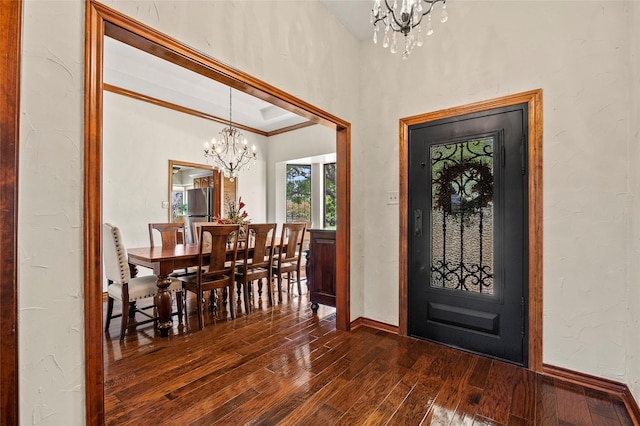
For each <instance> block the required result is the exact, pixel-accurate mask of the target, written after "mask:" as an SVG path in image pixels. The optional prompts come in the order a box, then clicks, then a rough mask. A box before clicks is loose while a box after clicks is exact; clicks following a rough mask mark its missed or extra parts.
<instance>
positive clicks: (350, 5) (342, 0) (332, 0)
mask: <svg viewBox="0 0 640 426" xmlns="http://www.w3.org/2000/svg"><path fill="white" fill-rule="evenodd" d="M320 3H322V5H323V6H324V7H325V8H327V9H328V10H329V12H331V13H332V14H333V15H335V17H336V18H338V20H339V21H340V22H342V25H344V26H345V27H346V28H347V30H349V31H350V32H351V34H353V35H354V36H356V38H358V39H359V40H369V39H371V37H373V25H371V22H370V18H371V8H372V6H373V2H372V0H320Z"/></svg>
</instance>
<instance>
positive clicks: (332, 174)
mask: <svg viewBox="0 0 640 426" xmlns="http://www.w3.org/2000/svg"><path fill="white" fill-rule="evenodd" d="M323 187H324V197H323V198H324V219H323V221H324V227H325V228H329V229H335V227H336V195H337V194H336V163H330V164H325V165H324V183H323Z"/></svg>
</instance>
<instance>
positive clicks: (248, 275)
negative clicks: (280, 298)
mask: <svg viewBox="0 0 640 426" xmlns="http://www.w3.org/2000/svg"><path fill="white" fill-rule="evenodd" d="M277 226H278V225H277V224H275V223H260V224H249V225H247V229H246V232H245V241H244V247H243V250H242V261H241V263H240V264H239V265H238V266H237V268H236V273H235V280H236V282H237V283H238V285H241V286H242V292H243V296H244V311H245V313H246V314H247V315H248V314H249V313H250V312H251V305H250V303H249V286H250V285H253V284H252V283H253V282H254V281H256V280H258V293H259V294H262V280H263V279H265V278H266V279H267V290H268V292H269V305H273V295H272V290H271V281H272V278H273V276H272V272H271V266H272V263H273V249H274V244H273V243H274V240H275V235H276V227H277Z"/></svg>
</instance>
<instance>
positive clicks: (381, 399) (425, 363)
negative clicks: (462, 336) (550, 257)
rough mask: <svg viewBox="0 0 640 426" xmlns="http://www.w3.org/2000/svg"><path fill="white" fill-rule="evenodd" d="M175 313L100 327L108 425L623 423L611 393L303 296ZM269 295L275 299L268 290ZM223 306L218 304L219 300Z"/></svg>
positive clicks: (620, 405) (191, 308)
mask: <svg viewBox="0 0 640 426" xmlns="http://www.w3.org/2000/svg"><path fill="white" fill-rule="evenodd" d="M189 296H190V299H189V300H188V302H189V303H188V311H189V315H188V319H187V321H186V323H185V325H184V326H183V325H178V321H177V319H175V317H174V320H175V321H174V327H173V332H172V333H171V334H170V337H169V338H160V337H158V336H157V335H156V334H155V332H154V328H153V324H148V325H145V326H142V327H140V328H138V329H137V330H136V331H130V332H129V335H128V336H127V337H126V339H125V341H124V342H122V343H121V342H120V341H119V340H118V330H119V329H118V327H119V325H120V322H119V320H114V321H112V324H111V330H110V335H109V334H107V335H105V342H104V343H105V409H106V412H107V416H106V420H107V421H106V422H107V424H108V425H129V424H131V425H149V424H158V425H178V424H180V425H213V424H225V425H243V424H257V425H276V424H278V425H323V426H326V425H336V424H339V425H381V424H389V425H417V424H425V425H631V424H632V422H631V419H630V417H629V415H628V414H627V412H626V410H625V407H624V404H623V403H622V401H620V400H618V399H612V398H611V397H609V395H607V394H604V393H601V392H597V391H593V390H590V389H587V388H583V387H580V386H577V385H573V384H570V383H566V382H562V381H559V380H555V379H552V378H548V377H544V376H541V375H537V374H535V373H533V372H531V371H528V370H525V369H523V368H519V367H515V366H513V365H510V364H506V363H503V362H498V361H493V360H491V359H488V358H484V357H480V356H476V355H473V354H469V353H466V352H462V351H458V350H455V349H451V348H447V347H444V346H440V345H436V344H433V343H430V342H426V341H421V340H416V339H413V338H408V337H400V336H397V335H393V334H390V333H387V332H383V331H379V330H374V329H371V328H367V327H361V328H358V329H356V330H354V331H352V332H340V331H336V329H335V311H334V310H333V309H332V308H327V307H323V306H321V307H320V310H319V312H318V315H317V316H314V315H312V313H311V309H310V307H309V301H308V296H307V295H306V294H303V295H302V297H298V295H293V296H288V295H287V294H285V295H284V300H283V302H282V303H280V304H277V305H276V306H274V307H273V308H270V307H268V306H267V305H268V304H267V302H266V301H267V297H266V294H265V295H263V296H262V298H260V299H258V298H255V300H253V305H254V310H253V311H252V313H251V314H250V315H249V316H247V315H244V310H242V311H241V313H240V316H239V317H238V318H237V319H236V320H234V321H227V320H226V319H225V318H224V315H223V313H222V314H220V315H219V316H218V318H214V317H213V316H212V315H206V317H207V322H206V326H205V329H204V330H202V331H199V330H198V320H197V317H196V315H195V311H194V307H195V301H194V300H193V295H192V294H190V295H189ZM276 300H277V299H276ZM220 311H222V309H220Z"/></svg>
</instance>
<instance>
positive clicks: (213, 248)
mask: <svg viewBox="0 0 640 426" xmlns="http://www.w3.org/2000/svg"><path fill="white" fill-rule="evenodd" d="M239 230H240V226H239V225H215V226H208V225H205V226H201V227H200V229H199V232H198V234H199V235H198V241H199V243H198V246H199V250H198V266H197V272H196V274H195V275H187V276H182V277H179V278H178V279H179V280H180V281H182V285H183V288H184V289H185V290H187V291H191V292H192V293H195V294H196V302H197V305H198V327H199V328H200V330H202V329H203V328H204V302H203V299H204V292H205V291H216V290H218V289H223V290H226V292H227V295H228V302H229V315H230V317H231V319H234V318H235V302H234V291H233V284H234V269H235V266H236V257H237V254H238V238H237V237H238V234H239ZM206 241H210V242H211V244H207V243H206ZM227 259H229V260H227ZM210 299H215V297H210Z"/></svg>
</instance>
